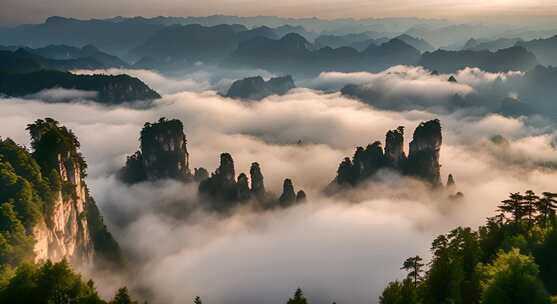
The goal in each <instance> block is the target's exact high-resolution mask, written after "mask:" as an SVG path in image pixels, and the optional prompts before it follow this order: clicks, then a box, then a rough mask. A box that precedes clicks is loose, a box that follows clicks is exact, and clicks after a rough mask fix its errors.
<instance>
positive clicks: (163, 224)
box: [0, 70, 557, 304]
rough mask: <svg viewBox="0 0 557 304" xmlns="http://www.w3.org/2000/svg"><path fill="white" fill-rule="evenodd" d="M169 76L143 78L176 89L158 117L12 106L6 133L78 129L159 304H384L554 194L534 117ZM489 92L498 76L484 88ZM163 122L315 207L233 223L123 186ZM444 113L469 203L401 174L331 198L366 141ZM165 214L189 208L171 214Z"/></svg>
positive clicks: (157, 106) (446, 149) (174, 198)
mask: <svg viewBox="0 0 557 304" xmlns="http://www.w3.org/2000/svg"><path fill="white" fill-rule="evenodd" d="M147 72H148V71H147ZM141 73H143V74H142V75H146V74H145V73H146V72H141ZM148 73H151V72H148ZM405 73H406V74H405V76H393V77H396V78H397V79H399V80H396V81H400V79H401V77H402V78H408V79H414V78H418V80H416V81H421V80H419V79H421V77H423V74H421V73H422V71H419V70H415V71H414V72H412V71H410V72H408V71H407V72H405ZM412 73H414V74H412ZM331 75H336V74H331ZM338 75H340V74H338ZM466 75H468V76H467V77H470V79H468V78H466V77H465V76H464V75H461V76H458V75H457V77H459V78H462V79H467V80H462V83H461V84H460V85H459V87H462V88H463V90H464V88H469V89H471V90H475V88H476V87H477V84H474V81H477V79H478V78H482V77H483V78H485V77H486V74H482V75H480V76H478V75H475V73H474V72H473V71H468V72H467V74H466ZM159 76H160V75H159ZM159 76H156V77H155V78H153V79H152V80H147V78H145V79H143V80H145V81H146V82H149V81H151V84H150V85H153V86H158V89H159V90H161V91H164V92H167V93H168V94H165V96H164V97H163V98H162V99H160V100H158V101H156V102H155V103H154V104H153V107H152V108H149V109H144V108H142V109H134V108H129V107H104V106H100V105H98V104H94V103H78V104H61V103H48V104H47V103H43V102H41V101H39V100H29V99H2V100H0V130H2V131H1V132H0V133H1V134H0V135H1V136H3V137H11V138H13V139H15V140H16V141H18V142H20V143H23V144H27V145H28V142H29V141H28V135H27V134H26V133H25V125H26V124H27V123H30V122H32V121H33V120H35V119H37V118H44V117H53V118H55V119H57V120H59V121H61V122H62V123H64V124H65V125H66V126H68V127H69V128H71V129H72V130H73V131H74V132H75V133H76V135H77V136H78V138H79V139H80V141H81V146H82V151H83V153H84V155H85V157H86V159H87V161H88V164H89V178H88V184H89V185H90V188H91V191H92V194H93V196H94V197H95V198H96V200H97V203H98V204H99V206H100V208H101V210H102V211H103V214H104V217H105V220H106V221H107V223H108V225H109V228H110V229H111V230H112V231H113V232H114V234H115V236H116V238H117V239H118V240H119V242H120V243H121V245H122V246H123V248H124V250H125V251H126V253H127V254H128V255H129V256H130V257H131V260H132V261H133V262H134V263H133V267H134V276H133V278H132V279H126V280H124V281H125V283H126V284H127V285H129V286H130V287H131V288H132V289H133V290H135V291H137V290H149V291H150V292H152V294H150V299H152V300H153V303H171V304H174V303H176V304H177V303H183V302H188V301H190V299H191V298H192V297H194V296H196V295H199V296H201V297H202V298H203V299H204V300H205V301H207V302H210V303H240V302H241V303H256V302H257V303H261V302H263V303H280V302H285V301H286V300H287V297H289V296H290V295H291V293H292V292H293V291H294V289H295V288H296V287H298V286H300V287H302V288H303V289H304V291H305V292H306V294H307V295H308V296H309V298H310V299H311V300H313V301H314V302H317V301H318V302H333V301H337V302H342V303H357V304H359V303H370V302H371V303H373V302H375V301H376V300H377V298H378V296H379V294H380V291H381V289H382V288H383V287H384V286H385V284H386V282H387V281H389V280H393V279H395V278H399V277H401V276H402V275H403V274H402V273H401V272H400V270H399V268H400V263H401V262H402V260H403V259H404V258H405V257H407V256H411V255H415V254H420V255H424V256H427V250H428V248H429V242H430V241H431V240H432V238H433V237H434V236H435V235H437V234H439V233H443V232H446V231H447V230H448V229H451V228H454V227H455V226H458V225H472V226H476V225H479V224H481V223H482V222H483V221H484V219H485V217H487V216H490V215H493V213H494V210H495V207H496V205H497V202H498V201H500V200H501V199H504V198H505V197H506V195H507V194H508V193H509V192H511V191H524V190H526V189H533V190H535V191H548V190H550V191H554V190H555V189H553V188H554V187H555V183H556V181H557V172H556V171H555V169H552V167H551V164H553V163H555V162H556V161H557V152H556V150H555V148H554V147H553V146H552V143H553V142H554V141H555V137H556V134H555V131H554V130H551V129H549V130H548V129H547V127H546V126H543V127H540V126H538V125H533V124H531V123H530V120H529V119H526V118H509V117H504V116H501V115H496V114H482V115H473V114H471V113H470V112H454V113H452V114H442V113H433V112H429V111H417V110H413V111H400V112H394V111H385V110H378V109H376V108H373V107H370V106H369V105H366V104H363V103H360V102H358V101H355V100H353V99H349V98H346V97H343V96H341V95H340V94H339V93H321V92H318V91H313V90H310V89H297V90H294V91H292V92H291V93H290V94H288V95H285V96H280V97H279V96H272V97H269V98H267V99H264V100H263V101H261V102H255V103H243V102H240V101H234V100H231V99H226V98H223V97H220V96H218V95H217V94H216V93H215V92H214V91H202V92H184V90H188V85H187V82H184V83H179V84H176V83H174V84H171V85H169V86H168V87H166V88H165V89H162V88H163V87H164V83H165V78H162V76H160V77H161V78H157V77H159ZM325 76H326V77H329V76H330V75H329V76H327V75H325ZM368 76H369V75H360V76H358V77H361V78H366V77H368ZM321 77H324V75H322V76H321ZM335 77H337V76H335ZM343 77H344V78H346V77H347V76H345V75H340V76H339V77H337V78H339V79H340V78H343ZM381 77H383V80H380V81H379V80H378V81H379V83H382V85H384V84H385V81H386V82H387V83H388V82H389V81H391V80H389V79H390V77H391V76H381ZM431 77H433V76H431ZM439 77H440V79H441V78H442V77H444V76H439ZM509 77H511V76H509ZM513 77H514V76H513ZM341 81H345V80H342V79H341V80H338V81H337V80H335V81H333V82H335V83H338V82H341ZM351 81H353V80H351ZM365 81H369V78H368V79H366V80H365ZM393 81H394V80H393ZM435 81H437V80H435ZM438 81H439V82H440V81H441V80H438ZM485 81H490V80H489V79H487V80H485V79H482V80H480V82H482V83H483V82H485ZM155 83H158V84H156V85H155ZM442 84H443V85H440V86H431V87H429V86H428V87H427V91H434V90H438V92H437V93H435V92H431V94H442V93H439V92H444V91H443V90H445V84H446V85H447V87H449V88H451V86H452V84H447V83H446V82H445V80H443V82H442ZM182 85H183V86H182ZM201 86H203V82H201ZM417 86H418V87H419V85H417ZM315 88H317V87H315ZM322 88H323V87H320V89H322ZM394 88H397V90H396V91H393V93H396V94H404V92H402V91H404V89H405V88H404V86H395V87H394ZM178 91H179V92H178ZM172 92H178V93H172ZM170 93H172V94H170ZM443 94H444V93H443ZM76 113H79V115H76ZM160 117H167V118H178V119H180V120H182V122H183V123H184V128H185V132H186V134H187V137H188V150H189V152H190V154H191V164H192V166H193V167H199V166H203V167H205V168H207V169H208V170H209V171H214V169H215V168H216V166H217V165H218V164H217V162H218V156H219V154H220V153H221V152H230V153H231V154H232V156H233V158H234V160H235V163H236V172H237V173H240V172H247V171H248V170H249V165H250V164H251V162H254V161H257V162H259V163H260V164H261V167H262V171H263V175H264V177H265V182H266V185H267V187H268V188H269V189H270V190H272V191H274V192H279V191H280V190H281V185H282V180H283V178H285V177H289V178H292V179H293V181H294V184H295V187H296V188H297V189H298V188H302V189H304V190H306V192H308V197H309V198H310V200H309V202H308V203H307V204H304V205H300V206H296V207H293V208H290V209H287V210H280V211H273V212H265V213H253V212H250V211H248V210H238V211H237V212H236V213H235V214H234V215H232V216H230V217H227V218H221V217H217V216H215V215H213V214H207V213H205V212H203V211H200V210H198V209H197V208H196V207H197V206H198V205H199V204H202V202H200V201H198V199H197V196H196V193H195V191H196V187H195V185H194V184H193V185H182V184H180V183H176V182H172V181H162V182H160V183H157V184H152V183H145V184H139V185H135V186H132V187H128V186H125V185H123V184H121V183H120V182H118V181H117V180H116V179H115V177H114V173H115V172H116V170H118V169H119V168H120V167H121V166H122V165H123V164H124V161H125V157H126V155H129V154H131V153H133V152H134V151H135V150H137V148H138V140H137V138H138V136H139V131H140V130H141V128H142V126H143V124H144V123H145V122H147V121H155V120H158V118H160ZM433 118H439V119H440V120H441V122H442V125H443V136H444V145H443V148H442V151H441V163H442V165H443V167H442V169H441V170H442V176H443V178H446V176H447V175H448V174H449V173H452V174H454V175H455V177H456V181H457V188H458V190H459V191H462V192H464V194H465V197H464V200H462V201H459V202H451V203H449V202H447V201H446V200H445V199H444V197H445V196H444V195H442V194H435V193H430V191H428V189H427V188H425V186H424V185H422V184H420V183H418V182H416V181H413V180H410V179H406V178H401V177H398V176H396V175H393V174H386V175H385V176H384V179H383V181H382V182H379V183H376V184H371V185H368V186H364V187H362V188H361V189H359V190H357V191H355V192H354V193H350V194H349V195H347V196H346V197H344V198H343V197H334V198H331V197H325V196H323V195H322V194H321V190H322V189H323V188H324V187H325V186H326V185H327V184H328V183H329V182H330V181H331V180H332V179H333V178H334V176H335V173H336V169H337V167H338V164H339V162H340V161H341V160H342V159H343V158H344V157H345V156H351V155H352V154H353V152H354V149H355V147H356V146H358V145H367V144H368V143H371V142H373V141H375V140H381V141H383V140H384V136H385V132H386V131H387V130H389V129H393V128H396V127H397V126H399V125H403V126H406V127H407V128H406V130H407V135H406V143H405V146H406V147H407V146H408V141H409V140H410V139H411V133H412V131H413V130H414V128H415V127H416V126H417V125H418V124H419V123H420V122H421V121H425V120H429V119H433ZM495 135H501V136H504V137H505V138H506V139H507V141H508V145H509V146H507V147H506V148H501V147H500V146H498V145H496V144H494V143H493V141H492V140H491V138H492V137H493V136H495ZM300 141H301V144H300V143H299V142H300ZM525 160H526V161H525ZM553 168H554V167H553ZM177 206H178V207H177ZM166 207H169V208H177V209H173V210H174V211H175V212H173V213H170V214H169V213H168V212H161V210H163V209H165V208H166ZM180 212H183V213H184V214H190V215H189V216H187V217H186V216H184V217H181V216H179V214H180ZM191 212H193V215H192V214H191ZM123 222H125V223H126V224H124V225H122V223H123ZM96 279H97V280H98V281H99V286H101V287H103V292H104V293H106V294H110V293H111V292H112V291H113V289H114V288H116V286H110V287H109V288H106V290H105V289H104V287H105V286H106V285H107V283H106V282H107V281H106V280H105V279H104V278H103V277H98V278H96ZM112 285H114V284H112Z"/></svg>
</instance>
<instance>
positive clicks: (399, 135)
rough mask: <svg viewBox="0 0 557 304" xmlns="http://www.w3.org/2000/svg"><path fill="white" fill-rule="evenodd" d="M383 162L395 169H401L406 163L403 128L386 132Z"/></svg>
mask: <svg viewBox="0 0 557 304" xmlns="http://www.w3.org/2000/svg"><path fill="white" fill-rule="evenodd" d="M385 160H386V162H387V164H388V165H389V166H390V167H392V168H396V169H400V168H402V165H403V164H404V162H405V161H406V155H405V154H404V127H398V128H397V129H396V130H391V131H389V132H387V135H386V138H385Z"/></svg>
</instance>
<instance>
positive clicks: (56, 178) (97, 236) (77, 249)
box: [0, 119, 122, 267]
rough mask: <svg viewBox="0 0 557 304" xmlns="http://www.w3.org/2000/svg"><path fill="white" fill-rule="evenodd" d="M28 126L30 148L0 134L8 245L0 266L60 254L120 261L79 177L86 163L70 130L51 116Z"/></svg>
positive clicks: (0, 253) (77, 260) (0, 188)
mask: <svg viewBox="0 0 557 304" xmlns="http://www.w3.org/2000/svg"><path fill="white" fill-rule="evenodd" d="M27 130H29V131H30V134H31V146H32V148H33V153H30V152H29V151H27V149H25V148H24V147H21V146H18V145H17V144H15V143H14V142H13V141H11V140H9V139H8V140H5V141H2V140H1V139H0V202H1V204H0V205H1V206H0V222H2V223H5V225H1V226H0V239H2V240H7V244H8V246H6V247H2V248H0V267H1V266H2V265H4V264H7V265H10V266H14V267H15V266H17V265H18V264H19V263H21V262H24V261H29V260H31V261H35V262H38V261H41V260H46V259H50V260H53V261H59V260H61V259H64V258H65V259H67V260H69V261H70V262H71V263H72V264H75V265H86V264H91V263H93V262H95V263H96V262H106V263H110V264H112V265H113V266H116V265H118V266H121V265H122V264H121V262H122V257H121V254H120V248H119V246H118V244H117V243H116V241H115V240H114V239H113V238H112V235H111V234H110V233H109V232H108V231H107V229H106V226H105V225H104V223H103V220H102V217H101V216H100V213H99V210H98V209H97V207H96V205H95V202H94V200H93V198H92V197H91V196H90V195H89V192H88V189H87V185H86V183H85V181H84V178H85V176H86V168H87V165H86V163H85V161H84V159H83V157H82V156H81V154H80V153H79V145H80V144H79V141H78V140H77V138H76V137H75V135H74V134H73V133H72V132H71V131H70V130H68V129H66V128H65V127H63V126H59V124H58V122H57V121H55V120H52V119H46V120H37V121H36V122H35V123H33V124H30V125H28V127H27ZM20 227H23V228H24V230H22V229H21V228H20ZM15 236H17V237H15Z"/></svg>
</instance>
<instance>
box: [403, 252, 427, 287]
mask: <svg viewBox="0 0 557 304" xmlns="http://www.w3.org/2000/svg"><path fill="white" fill-rule="evenodd" d="M424 265H425V264H423V263H422V258H421V257H420V256H418V255H417V256H415V257H410V258H408V259H406V261H404V263H403V264H402V267H401V268H400V269H403V270H406V271H408V278H411V279H412V281H413V283H414V287H416V286H417V285H418V280H419V279H420V278H421V273H422V272H423V269H422V268H423V267H424Z"/></svg>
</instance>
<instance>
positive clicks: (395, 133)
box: [329, 119, 442, 189]
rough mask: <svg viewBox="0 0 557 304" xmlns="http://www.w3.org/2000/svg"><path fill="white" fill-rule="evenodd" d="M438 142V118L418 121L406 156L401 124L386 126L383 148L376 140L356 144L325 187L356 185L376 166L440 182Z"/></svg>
mask: <svg viewBox="0 0 557 304" xmlns="http://www.w3.org/2000/svg"><path fill="white" fill-rule="evenodd" d="M441 144H442V134H441V124H440V122H439V120H437V119H435V120H431V121H428V122H424V123H421V124H420V125H419V126H418V127H417V128H416V130H415V131H414V135H413V138H412V141H411V142H410V148H409V153H408V157H406V154H405V152H404V127H398V128H397V129H395V130H390V131H388V132H387V134H386V136H385V149H384V150H383V147H382V145H381V143H380V142H378V141H376V142H374V143H372V144H370V145H368V146H367V147H366V148H365V149H364V148H363V147H358V148H356V152H355V153H354V157H353V158H352V159H350V158H348V157H347V158H345V159H344V160H343V161H342V162H341V163H340V165H339V168H338V170H337V176H336V177H335V179H334V181H333V182H332V183H331V186H330V187H329V189H332V188H335V185H336V186H356V185H358V184H359V183H361V182H364V181H366V180H368V179H370V178H373V177H374V176H375V175H376V174H377V172H378V171H379V170H382V169H388V170H393V171H396V172H398V173H399V174H401V175H406V176H412V177H415V178H418V179H420V180H423V181H424V182H426V183H428V184H430V185H432V186H439V185H441V177H440V175H441V173H440V168H441V165H440V163H439V154H440V150H441Z"/></svg>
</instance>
